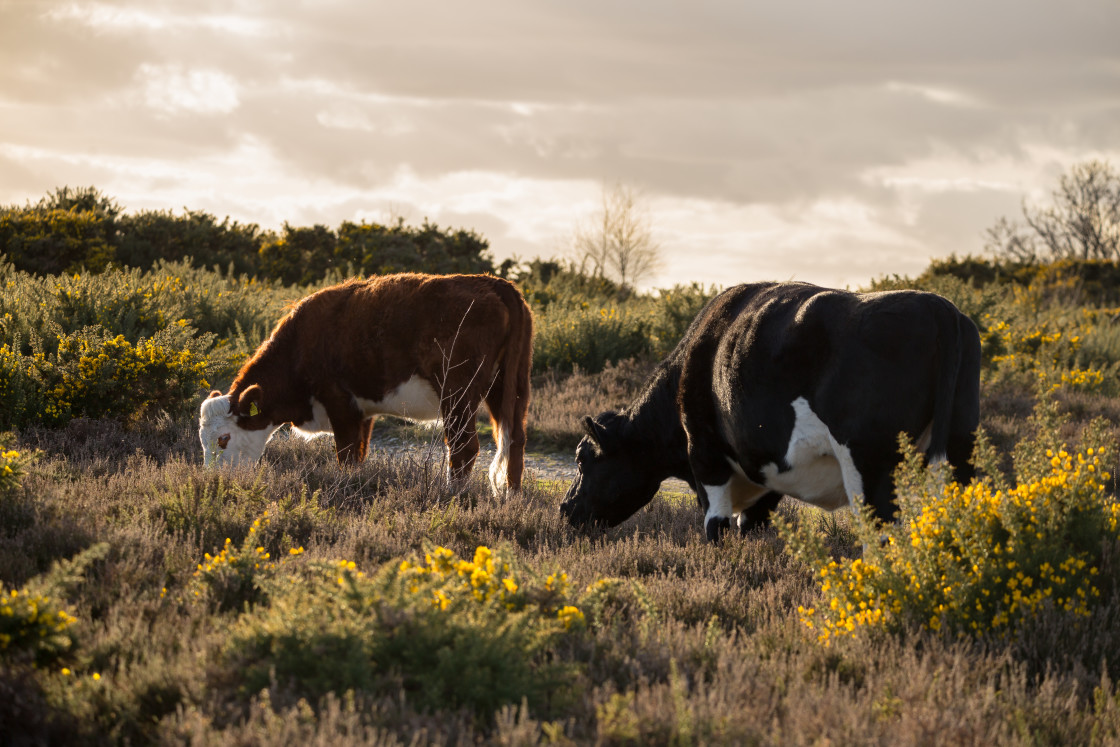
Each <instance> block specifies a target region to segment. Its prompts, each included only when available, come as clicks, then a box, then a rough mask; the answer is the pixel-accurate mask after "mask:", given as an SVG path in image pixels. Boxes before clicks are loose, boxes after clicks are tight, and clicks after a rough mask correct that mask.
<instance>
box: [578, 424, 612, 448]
mask: <svg viewBox="0 0 1120 747" xmlns="http://www.w3.org/2000/svg"><path fill="white" fill-rule="evenodd" d="M580 422H581V423H582V424H583V430H584V432H585V433H587V435H588V436H589V437H590V438H591V440H592V441H594V442H595V443H596V444H597V445H598V446H599V448H600V449H601V450H602V451H609V450H610V446H611V444H612V443H613V442H614V439H613V438H612V436H611V432H610V430H608V429H607V428H606V427H605V426H604V424H603V416H602V415H600V416H599V417H597V418H592V417H584V418H583V420H581V421H580Z"/></svg>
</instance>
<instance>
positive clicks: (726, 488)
mask: <svg viewBox="0 0 1120 747" xmlns="http://www.w3.org/2000/svg"><path fill="white" fill-rule="evenodd" d="M734 480H735V478H731V479H730V480H728V481H727V482H725V483H724V484H723V485H705V486H704V492H706V493H707V494H708V513H707V514H705V515H704V526H708V522H710V521H711V520H712V519H730V518H731V514H732V499H731V483H732V482H734Z"/></svg>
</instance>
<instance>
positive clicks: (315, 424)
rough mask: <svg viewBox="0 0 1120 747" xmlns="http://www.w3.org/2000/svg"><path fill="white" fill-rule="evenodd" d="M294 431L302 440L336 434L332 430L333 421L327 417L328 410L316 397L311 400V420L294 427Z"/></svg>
mask: <svg viewBox="0 0 1120 747" xmlns="http://www.w3.org/2000/svg"><path fill="white" fill-rule="evenodd" d="M292 430H293V431H295V434H296V435H297V436H299V437H301V438H308V439H311V438H318V437H319V436H326V435H328V434H330V433H334V429H333V428H331V419H330V418H328V417H327V408H326V407H323V403H322V402H320V401H319V400H317V399H315V398H314V397H312V398H311V420H308V421H306V422H303V423H300V424H299V425H294V424H293V425H292Z"/></svg>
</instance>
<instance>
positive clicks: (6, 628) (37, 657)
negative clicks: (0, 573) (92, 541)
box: [0, 543, 109, 666]
mask: <svg viewBox="0 0 1120 747" xmlns="http://www.w3.org/2000/svg"><path fill="white" fill-rule="evenodd" d="M108 550H109V546H108V545H107V544H104V543H102V544H98V545H94V546H92V547H90V548H88V549H87V550H84V551H83V552H81V553H79V554H78V555H76V556H74V557H73V558H71V559H70V560H68V561H61V562H57V563H55V564H54V566H53V567H52V568H51V570H50V571H49V572H48V573H46V574H44V575H42V576H37V577H36V578H33V579H31V580H30V581H29V582H28V583H27V584H26V585H24V587H23V588H21V589H5V587H4V583H3V582H2V581H0V660H2V661H4V662H5V663H15V662H31V663H33V664H35V665H36V666H45V665H47V664H50V663H52V662H55V661H57V660H59V659H60V658H62V657H63V656H65V655H67V654H69V653H71V652H72V650H73V648H74V644H75V638H74V634H73V630H72V629H71V626H73V624H74V623H75V622H77V618H75V617H74V616H73V615H71V614H69V613H68V612H67V611H66V610H65V609H63V607H62V599H61V597H63V596H65V595H67V594H68V593H70V592H71V590H72V589H73V588H74V587H75V586H76V585H77V584H78V583H80V582H81V581H82V580H83V577H84V574H85V571H86V568H88V566H89V565H90V564H91V563H93V562H94V561H96V560H100V559H101V558H103V557H105V555H106V554H107V553H108Z"/></svg>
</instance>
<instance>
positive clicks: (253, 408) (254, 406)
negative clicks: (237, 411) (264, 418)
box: [249, 402, 261, 417]
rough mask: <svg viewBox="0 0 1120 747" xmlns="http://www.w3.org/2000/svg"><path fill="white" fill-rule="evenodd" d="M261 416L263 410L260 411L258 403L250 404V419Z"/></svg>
mask: <svg viewBox="0 0 1120 747" xmlns="http://www.w3.org/2000/svg"><path fill="white" fill-rule="evenodd" d="M260 414H261V410H260V408H259V407H257V403H256V402H252V403H250V404H249V417H254V416H256V415H260Z"/></svg>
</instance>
